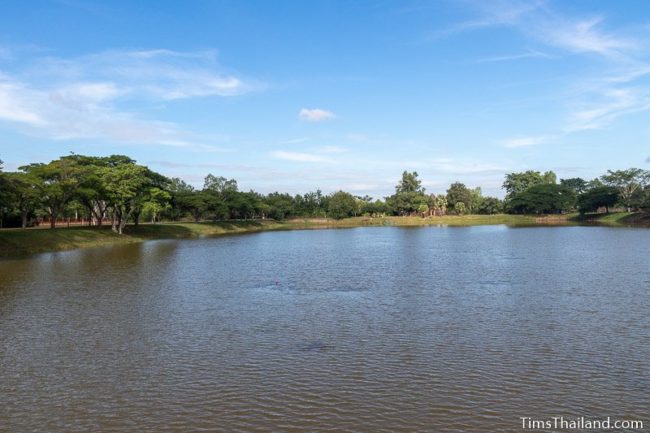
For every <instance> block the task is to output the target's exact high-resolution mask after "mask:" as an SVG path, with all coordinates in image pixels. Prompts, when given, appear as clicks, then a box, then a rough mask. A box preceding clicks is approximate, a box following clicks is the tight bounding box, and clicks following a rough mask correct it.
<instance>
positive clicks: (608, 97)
mask: <svg viewBox="0 0 650 433" xmlns="http://www.w3.org/2000/svg"><path fill="white" fill-rule="evenodd" d="M527 5H528V6H529V7H527ZM475 7H477V8H478V9H479V12H480V13H481V18H479V19H478V20H474V21H469V22H466V23H460V24H458V25H456V26H454V27H453V28H452V30H453V32H452V33H454V32H461V31H470V30H473V29H476V28H480V27H489V26H508V27H510V28H512V29H515V30H517V31H519V32H520V33H522V34H523V35H524V36H525V37H527V38H529V39H530V40H531V41H536V42H538V43H542V44H544V45H546V46H548V47H553V48H555V49H558V50H561V51H563V52H565V53H568V54H571V55H576V54H588V55H591V56H592V58H593V59H594V60H596V61H598V66H597V67H594V68H593V70H594V71H596V72H595V74H594V75H593V76H589V75H586V74H584V73H582V74H580V76H579V77H577V79H576V83H575V89H574V91H573V92H571V93H570V94H568V95H567V96H566V99H565V101H564V102H565V107H566V109H567V116H566V120H565V124H564V126H562V127H558V128H556V129H557V130H561V131H563V132H562V133H563V134H566V133H573V132H578V131H583V130H588V129H596V128H602V127H604V126H607V125H609V124H611V123H612V122H614V121H615V120H616V119H618V118H620V117H622V116H625V115H629V114H633V113H637V112H641V111H646V110H649V109H650V86H648V85H647V83H645V82H643V80H642V79H644V78H645V77H647V76H648V75H650V50H649V49H648V43H647V36H646V39H643V38H642V36H641V34H640V33H639V32H636V33H635V34H634V36H631V35H632V33H629V32H627V31H626V29H620V28H619V29H613V28H611V26H609V27H608V26H607V21H606V18H605V17H604V16H587V17H584V16H582V17H570V16H566V15H562V14H560V13H558V12H556V11H554V10H553V9H552V8H551V7H550V5H549V4H545V3H544V2H536V3H532V4H527V2H519V1H505V2H499V1H497V2H496V4H495V3H494V2H486V3H478V4H476V5H475ZM561 51H559V53H560V52H561ZM554 54H555V53H554ZM523 57H528V55H527V54H524V55H523ZM516 58H522V56H519V55H515V56H502V57H493V58H488V59H484V61H503V60H511V59H516ZM539 138H540V137H520V138H515V139H512V140H508V141H507V142H505V143H504V144H505V145H506V146H507V147H522V146H533V145H536V144H540V140H539ZM542 138H543V139H542V140H541V141H542V142H545V141H547V140H545V137H542Z"/></svg>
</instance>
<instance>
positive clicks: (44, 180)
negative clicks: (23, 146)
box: [19, 157, 80, 228]
mask: <svg viewBox="0 0 650 433" xmlns="http://www.w3.org/2000/svg"><path fill="white" fill-rule="evenodd" d="M19 169H20V170H22V171H23V172H25V173H28V174H29V175H31V176H32V177H33V178H36V179H38V180H39V182H38V184H37V187H38V189H39V191H40V194H41V198H42V199H43V203H44V204H45V206H46V210H47V212H48V215H49V218H50V227H51V228H55V227H56V220H57V218H58V217H59V214H60V213H61V212H62V211H63V209H64V208H65V207H66V205H67V204H68V203H69V202H70V200H72V198H73V197H74V194H75V192H76V190H77V188H78V187H79V184H80V182H79V166H78V165H77V163H76V160H75V158H73V157H62V158H59V159H57V160H54V161H51V162H50V163H48V164H41V163H39V164H30V165H27V166H23V167H20V168H19Z"/></svg>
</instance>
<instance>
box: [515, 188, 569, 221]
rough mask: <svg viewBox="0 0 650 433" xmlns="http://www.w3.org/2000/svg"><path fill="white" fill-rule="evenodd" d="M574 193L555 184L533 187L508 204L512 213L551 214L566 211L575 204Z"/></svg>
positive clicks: (517, 195) (518, 194)
mask: <svg viewBox="0 0 650 433" xmlns="http://www.w3.org/2000/svg"><path fill="white" fill-rule="evenodd" d="M575 200H576V196H575V193H574V192H573V191H572V190H570V189H569V188H567V187H565V186H562V185H556V184H538V185H533V186H531V187H530V188H528V189H526V190H525V191H523V192H520V193H517V194H515V195H514V196H513V197H512V198H511V199H510V202H509V207H510V210H511V211H512V212H513V213H523V214H538V215H539V214H544V213H547V214H552V213H561V212H565V211H568V210H569V209H571V208H572V207H573V205H574V204H575Z"/></svg>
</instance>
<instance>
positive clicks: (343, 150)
mask: <svg viewBox="0 0 650 433" xmlns="http://www.w3.org/2000/svg"><path fill="white" fill-rule="evenodd" d="M320 151H321V152H322V153H346V152H349V151H350V149H348V148H346V147H342V146H323V147H321V148H320Z"/></svg>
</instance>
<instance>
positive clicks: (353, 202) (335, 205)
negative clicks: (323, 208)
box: [328, 191, 358, 219]
mask: <svg viewBox="0 0 650 433" xmlns="http://www.w3.org/2000/svg"><path fill="white" fill-rule="evenodd" d="M357 212H358V204H357V199H356V198H355V197H354V196H353V195H352V194H350V193H348V192H344V191H337V192H335V193H334V194H332V195H331V196H330V200H329V209H328V213H329V216H330V217H332V218H334V219H342V218H347V217H351V216H352V215H354V214H356V213H357Z"/></svg>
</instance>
